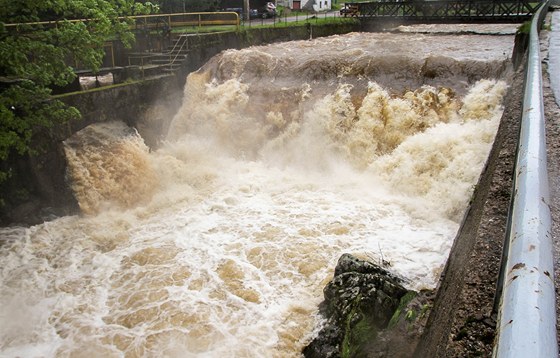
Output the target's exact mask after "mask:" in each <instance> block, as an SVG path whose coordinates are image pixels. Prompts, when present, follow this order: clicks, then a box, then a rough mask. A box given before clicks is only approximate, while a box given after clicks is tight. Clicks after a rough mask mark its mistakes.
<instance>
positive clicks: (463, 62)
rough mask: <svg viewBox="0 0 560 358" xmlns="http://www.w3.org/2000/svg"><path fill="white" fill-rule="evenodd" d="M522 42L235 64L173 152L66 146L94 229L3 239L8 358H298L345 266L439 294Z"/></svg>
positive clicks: (406, 41)
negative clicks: (351, 259)
mask: <svg viewBox="0 0 560 358" xmlns="http://www.w3.org/2000/svg"><path fill="white" fill-rule="evenodd" d="M513 40H514V39H513V35H508V34H501V35H499V36H489V35H476V34H448V35H446V34H438V35H431V34H415V33H405V34H381V33H379V34H374V33H352V34H348V35H343V36H333V37H328V38H321V39H316V40H312V41H296V42H290V43H278V44H273V45H268V46H262V47H252V48H248V49H244V50H228V51H225V52H223V53H222V54H220V55H218V56H216V57H214V58H213V59H211V60H210V61H209V62H208V63H207V64H206V65H205V66H204V67H203V68H201V69H200V70H199V71H198V72H196V73H193V74H191V75H190V76H189V78H188V80H187V84H186V86H185V96H184V102H183V105H182V107H181V109H180V110H179V112H178V113H177V114H176V116H175V117H174V118H173V119H172V121H171V125H170V127H169V133H168V134H167V135H166V140H165V142H164V143H162V145H161V147H160V148H157V149H154V150H149V149H148V148H147V147H146V146H145V145H144V143H143V141H142V138H141V137H140V136H139V135H138V134H137V132H136V131H135V130H133V129H130V128H127V127H125V126H124V125H123V124H122V123H121V122H118V120H119V118H114V120H115V121H110V122H106V123H103V124H97V125H93V126H90V127H88V128H86V129H84V130H82V131H81V132H79V133H77V134H76V135H75V136H74V137H72V138H70V139H68V140H67V141H66V142H65V151H66V155H67V158H68V162H69V181H70V183H71V185H72V189H73V191H74V193H75V195H76V198H77V199H78V201H79V204H80V207H81V209H82V211H83V215H80V216H70V217H62V218H58V219H56V220H53V221H51V222H47V223H44V224H41V225H37V226H33V227H30V228H17V227H15V228H4V229H1V231H0V234H1V235H3V236H4V237H5V238H8V239H9V240H8V242H7V243H6V244H5V245H3V246H2V247H1V248H0V285H1V287H2V290H1V291H0V356H5V357H18V356H19V357H39V356H44V357H154V356H165V357H298V356H299V355H300V352H301V349H302V348H303V347H304V346H305V345H306V344H307V343H308V342H309V341H310V340H311V338H312V336H313V334H314V332H316V331H317V329H318V327H319V325H320V319H319V318H318V316H317V315H316V312H317V305H318V304H319V303H320V302H321V300H322V289H323V287H324V285H325V284H326V283H327V282H328V280H329V279H330V278H331V277H332V273H333V270H334V265H335V264H336V261H337V260H338V258H339V257H340V256H341V255H342V254H343V253H353V254H355V255H357V256H359V257H362V258H369V259H371V260H373V261H375V262H379V261H380V260H381V259H383V260H384V261H388V262H389V263H390V265H391V269H392V270H393V271H394V272H395V273H397V274H399V275H402V276H403V277H405V278H406V279H407V280H408V285H409V287H410V288H413V289H420V288H433V287H435V285H436V283H437V280H438V279H439V275H440V273H441V270H442V268H443V265H444V264H445V260H446V258H447V255H448V253H449V249H450V247H451V245H452V241H453V238H454V236H455V234H456V232H457V229H458V227H459V223H460V221H461V219H462V215H463V213H464V211H465V209H466V207H467V204H468V202H469V199H470V197H471V194H472V192H473V188H474V186H475V185H476V183H477V180H478V177H479V175H480V172H481V170H482V168H483V166H484V164H485V161H486V158H487V156H488V152H489V150H490V148H491V145H492V141H493V138H494V135H495V133H496V130H497V127H498V124H499V119H500V116H501V113H502V111H503V105H504V104H503V99H504V96H505V94H506V92H507V73H508V67H509V62H508V61H509V58H510V57H511V53H512V48H513V43H514V41H513Z"/></svg>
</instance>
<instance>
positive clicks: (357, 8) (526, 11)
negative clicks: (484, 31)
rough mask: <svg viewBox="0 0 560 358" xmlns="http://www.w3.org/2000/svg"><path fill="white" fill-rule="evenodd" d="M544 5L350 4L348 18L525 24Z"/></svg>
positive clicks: (511, 0)
mask: <svg viewBox="0 0 560 358" xmlns="http://www.w3.org/2000/svg"><path fill="white" fill-rule="evenodd" d="M539 5H540V2H529V1H526V0H469V1H463V0H451V1H448V0H436V1H414V0H406V1H398V0H383V1H375V2H362V3H347V9H348V11H347V12H346V15H347V16H354V17H357V18H359V19H360V20H363V21H384V22H395V21H401V22H402V21H406V22H429V23H462V22H469V23H472V22H486V23H488V22H496V23H500V22H524V21H528V20H530V19H531V16H532V15H533V14H534V13H535V11H536V9H537V8H538V6H539Z"/></svg>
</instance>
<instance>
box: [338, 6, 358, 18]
mask: <svg viewBox="0 0 560 358" xmlns="http://www.w3.org/2000/svg"><path fill="white" fill-rule="evenodd" d="M340 16H344V17H347V16H358V4H355V3H350V4H342V7H341V8H340Z"/></svg>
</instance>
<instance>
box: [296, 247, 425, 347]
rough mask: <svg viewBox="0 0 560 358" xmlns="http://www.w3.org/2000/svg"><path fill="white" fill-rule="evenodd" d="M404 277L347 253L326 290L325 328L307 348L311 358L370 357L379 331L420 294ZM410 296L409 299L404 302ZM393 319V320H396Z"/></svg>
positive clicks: (323, 305)
mask: <svg viewBox="0 0 560 358" xmlns="http://www.w3.org/2000/svg"><path fill="white" fill-rule="evenodd" d="M403 283H404V280H403V279H401V278H399V277H397V276H396V275H394V274H392V273H390V272H388V271H387V270H385V269H384V268H382V267H380V266H377V265H375V264H373V263H370V262H367V261H363V260H360V259H357V258H356V257H354V256H352V255H349V254H344V255H342V256H341V257H340V259H339V261H338V264H337V266H336V269H335V274H334V278H333V280H332V281H331V282H330V283H329V284H328V285H327V286H326V287H325V289H324V290H323V292H324V297H325V300H324V301H323V302H322V303H321V306H320V312H321V314H322V315H323V316H325V318H326V320H327V321H326V323H325V325H324V327H323V328H322V329H321V331H320V332H319V334H318V337H317V338H315V339H314V340H313V341H312V342H311V343H310V344H309V345H308V346H307V347H305V349H304V350H303V354H304V356H305V357H307V358H318V357H321V358H326V357H367V356H368V351H371V345H372V344H373V342H375V340H376V338H377V336H378V334H379V332H380V331H381V330H383V329H385V328H386V327H387V326H388V325H389V322H390V321H391V322H392V321H397V320H398V317H393V316H394V315H395V314H397V316H398V315H399V314H400V312H399V306H403V304H404V305H406V304H407V303H408V301H410V300H411V299H412V298H414V297H415V296H416V293H415V292H413V291H408V290H407V289H405V288H404V287H403ZM401 299H406V300H407V302H404V303H403V302H401ZM392 318H393V320H392Z"/></svg>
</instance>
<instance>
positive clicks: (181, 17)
mask: <svg viewBox="0 0 560 358" xmlns="http://www.w3.org/2000/svg"><path fill="white" fill-rule="evenodd" d="M118 19H119V20H125V19H132V20H134V24H133V25H132V28H136V29H138V28H141V29H154V28H163V27H165V26H167V27H169V28H173V27H180V26H198V27H202V26H216V25H234V26H237V27H238V26H239V24H240V20H239V14H237V13H236V12H230V11H223V12H189V13H176V14H154V15H137V16H128V17H119V18H118ZM64 21H66V20H64ZM68 21H69V22H71V23H73V22H89V21H95V20H94V19H73V20H68ZM60 23H62V20H61V21H37V22H25V23H11V24H4V26H5V27H6V28H7V29H9V30H12V29H14V30H16V31H17V30H18V29H19V28H20V27H25V28H26V29H27V27H29V26H46V27H56V26H58V25H59V24H60Z"/></svg>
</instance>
